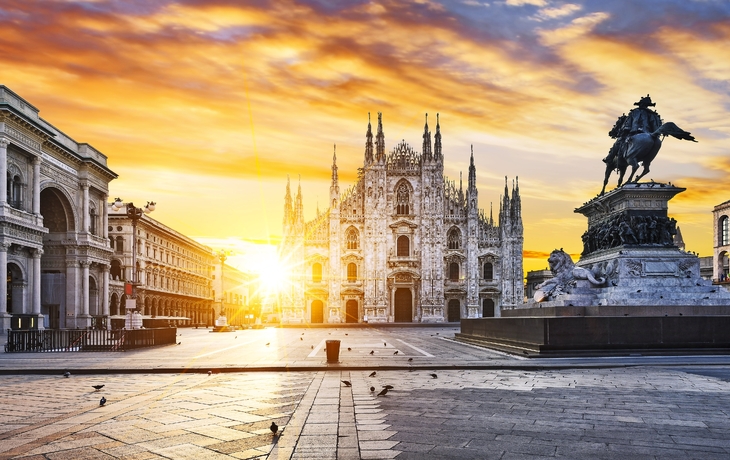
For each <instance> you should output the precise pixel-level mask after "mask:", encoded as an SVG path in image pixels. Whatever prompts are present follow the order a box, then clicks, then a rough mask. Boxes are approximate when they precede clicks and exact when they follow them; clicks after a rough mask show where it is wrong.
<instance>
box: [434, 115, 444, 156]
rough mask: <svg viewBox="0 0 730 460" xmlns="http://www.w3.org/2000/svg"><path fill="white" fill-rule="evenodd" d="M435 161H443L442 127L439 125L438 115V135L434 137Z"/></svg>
mask: <svg viewBox="0 0 730 460" xmlns="http://www.w3.org/2000/svg"><path fill="white" fill-rule="evenodd" d="M433 149H434V152H433V159H434V160H436V161H439V160H443V159H444V157H443V155H442V153H441V125H439V114H438V113H437V114H436V135H435V136H434V146H433Z"/></svg>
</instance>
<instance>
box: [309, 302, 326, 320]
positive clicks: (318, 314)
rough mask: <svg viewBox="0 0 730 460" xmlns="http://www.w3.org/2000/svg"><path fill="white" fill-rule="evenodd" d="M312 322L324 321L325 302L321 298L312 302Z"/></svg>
mask: <svg viewBox="0 0 730 460" xmlns="http://www.w3.org/2000/svg"><path fill="white" fill-rule="evenodd" d="M312 323H324V304H323V303H322V301H321V300H315V301H314V302H312Z"/></svg>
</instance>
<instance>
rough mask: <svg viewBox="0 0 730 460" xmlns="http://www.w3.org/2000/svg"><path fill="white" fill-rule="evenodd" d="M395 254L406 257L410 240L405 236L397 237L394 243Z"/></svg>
mask: <svg viewBox="0 0 730 460" xmlns="http://www.w3.org/2000/svg"><path fill="white" fill-rule="evenodd" d="M396 246H397V247H396V255H397V256H398V257H408V256H409V255H410V253H411V247H410V246H411V241H410V240H409V239H408V237H407V236H405V235H401V236H399V237H398V241H397V245H396Z"/></svg>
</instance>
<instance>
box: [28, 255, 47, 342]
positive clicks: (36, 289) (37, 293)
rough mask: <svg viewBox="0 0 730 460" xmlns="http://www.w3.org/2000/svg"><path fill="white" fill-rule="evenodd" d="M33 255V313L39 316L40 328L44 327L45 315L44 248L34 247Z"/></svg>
mask: <svg viewBox="0 0 730 460" xmlns="http://www.w3.org/2000/svg"><path fill="white" fill-rule="evenodd" d="M31 255H32V257H33V294H32V296H31V297H32V303H31V307H32V314H33V316H34V317H36V318H38V329H43V328H44V326H43V316H41V256H42V255H43V249H33V251H32V253H31Z"/></svg>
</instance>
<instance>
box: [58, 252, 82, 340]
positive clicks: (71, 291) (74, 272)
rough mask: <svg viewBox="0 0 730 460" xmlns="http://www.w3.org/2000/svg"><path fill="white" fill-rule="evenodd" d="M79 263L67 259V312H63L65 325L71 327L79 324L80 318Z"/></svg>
mask: <svg viewBox="0 0 730 460" xmlns="http://www.w3.org/2000/svg"><path fill="white" fill-rule="evenodd" d="M78 267H79V264H78V262H77V261H75V260H67V261H66V308H65V310H66V311H65V312H63V313H61V315H62V316H63V318H62V320H63V321H64V322H65V323H66V324H65V326H61V327H67V328H69V329H71V328H75V327H76V326H77V318H78V310H77V307H78V297H79V296H78V291H77V282H78V272H79V268H78Z"/></svg>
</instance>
